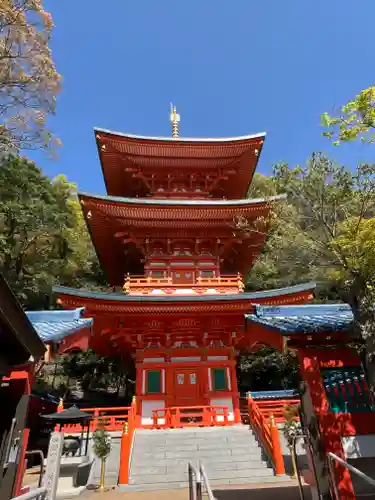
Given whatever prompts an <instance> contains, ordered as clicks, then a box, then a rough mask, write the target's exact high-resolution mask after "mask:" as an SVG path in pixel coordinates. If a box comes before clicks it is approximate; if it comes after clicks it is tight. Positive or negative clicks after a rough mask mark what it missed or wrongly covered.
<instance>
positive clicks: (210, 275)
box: [199, 270, 215, 278]
mask: <svg viewBox="0 0 375 500" xmlns="http://www.w3.org/2000/svg"><path fill="white" fill-rule="evenodd" d="M199 274H200V277H201V278H214V277H215V273H214V271H207V270H205V271H200V273H199Z"/></svg>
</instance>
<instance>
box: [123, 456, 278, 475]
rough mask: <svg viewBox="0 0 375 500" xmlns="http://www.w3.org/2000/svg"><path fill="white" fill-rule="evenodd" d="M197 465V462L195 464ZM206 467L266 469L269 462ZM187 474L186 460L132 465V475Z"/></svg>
mask: <svg viewBox="0 0 375 500" xmlns="http://www.w3.org/2000/svg"><path fill="white" fill-rule="evenodd" d="M194 465H197V464H194ZM205 469H206V472H207V474H210V473H211V472H214V471H229V470H247V469H248V470H255V469H262V470H264V469H266V470H269V469H268V468H267V464H266V463H265V462H259V461H258V460H257V461H252V462H218V463H208V464H207V463H206V464H205ZM180 473H181V474H185V473H187V464H186V462H185V463H183V464H179V465H154V466H149V467H147V466H144V465H136V466H132V472H131V475H132V477H135V476H137V475H142V474H180Z"/></svg>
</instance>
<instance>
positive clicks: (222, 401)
mask: <svg viewBox="0 0 375 500" xmlns="http://www.w3.org/2000/svg"><path fill="white" fill-rule="evenodd" d="M210 405H211V406H227V407H228V420H229V422H233V420H234V412H233V399H232V398H212V399H211V401H210ZM217 420H218V422H222V421H223V420H224V417H223V416H220V415H219V416H218V417H217Z"/></svg>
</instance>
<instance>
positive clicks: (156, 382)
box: [146, 370, 161, 394]
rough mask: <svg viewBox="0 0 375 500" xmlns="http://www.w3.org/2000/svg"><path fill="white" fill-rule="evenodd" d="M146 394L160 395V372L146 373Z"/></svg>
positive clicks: (149, 371)
mask: <svg viewBox="0 0 375 500" xmlns="http://www.w3.org/2000/svg"><path fill="white" fill-rule="evenodd" d="M146 393H147V394H160V393H161V370H147V371H146Z"/></svg>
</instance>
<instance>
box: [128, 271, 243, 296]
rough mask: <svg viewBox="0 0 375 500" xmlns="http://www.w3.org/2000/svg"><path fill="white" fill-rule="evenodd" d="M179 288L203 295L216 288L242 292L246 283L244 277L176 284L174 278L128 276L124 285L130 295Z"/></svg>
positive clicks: (197, 280)
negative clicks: (189, 289) (206, 291)
mask: <svg viewBox="0 0 375 500" xmlns="http://www.w3.org/2000/svg"><path fill="white" fill-rule="evenodd" d="M178 288H192V289H193V290H195V291H196V292H197V293H203V292H204V290H205V289H209V288H215V289H218V290H219V291H222V292H223V293H225V292H228V291H229V290H230V291H232V290H235V291H236V292H242V291H243V290H244V282H243V279H242V276H241V275H240V274H238V275H224V276H218V277H213V278H201V277H197V278H194V281H192V282H186V283H174V282H173V280H172V278H171V277H169V278H152V277H151V276H127V277H126V279H125V284H124V292H125V293H126V294H128V295H143V294H146V295H147V294H149V293H151V292H152V291H153V290H154V289H161V290H163V291H164V292H167V291H173V290H176V289H178Z"/></svg>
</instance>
